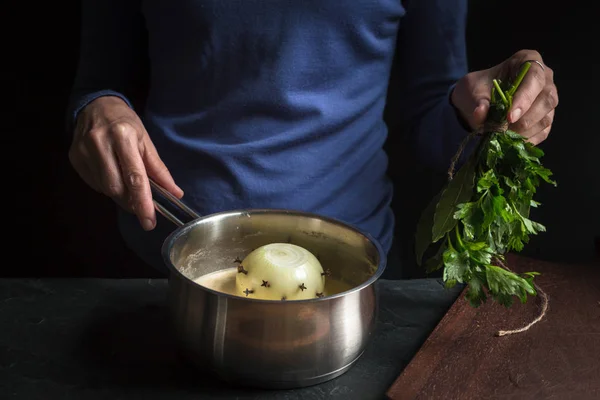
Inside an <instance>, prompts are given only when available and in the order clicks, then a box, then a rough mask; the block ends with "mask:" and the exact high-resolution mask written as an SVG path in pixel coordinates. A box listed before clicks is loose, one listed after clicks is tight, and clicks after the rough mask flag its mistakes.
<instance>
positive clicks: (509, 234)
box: [415, 63, 556, 307]
mask: <svg viewBox="0 0 600 400" xmlns="http://www.w3.org/2000/svg"><path fill="white" fill-rule="evenodd" d="M529 67H530V63H525V64H524V65H523V68H522V69H521V71H520V72H519V75H518V76H517V78H516V79H515V81H514V82H512V83H507V84H505V83H503V82H502V81H500V80H494V81H493V83H494V86H493V89H492V93H491V102H490V111H489V113H488V117H487V119H488V120H487V122H486V126H488V127H500V126H505V124H506V116H507V113H508V111H509V110H510V107H511V105H512V97H513V94H514V93H515V91H516V90H517V88H518V86H519V84H520V83H521V81H522V79H523V77H524V76H525V74H526V73H527V70H528V69H529ZM480 135H481V140H480V141H479V143H478V146H477V147H476V149H475V151H474V152H473V153H472V154H471V155H470V157H469V158H468V160H467V161H466V162H465V163H464V164H463V165H462V167H461V168H460V169H459V170H458V172H457V173H456V175H455V176H454V178H453V179H451V180H449V182H448V183H447V184H446V185H445V187H444V188H443V189H442V190H441V192H440V193H439V194H438V195H437V196H435V197H434V198H433V199H432V201H431V203H430V204H429V206H428V207H427V208H426V209H425V211H424V212H423V214H422V216H421V220H420V222H419V225H418V227H417V233H416V246H415V251H416V255H417V263H418V264H419V265H422V264H423V257H424V254H425V253H426V252H427V250H430V251H431V250H432V248H433V252H434V254H433V255H432V256H431V257H430V258H429V259H427V260H426V262H425V263H424V267H425V268H426V270H427V272H432V271H435V270H438V269H440V268H444V271H443V279H444V282H445V285H446V287H452V286H454V285H456V283H466V284H467V291H466V297H467V299H468V300H469V302H470V304H471V305H472V306H474V307H478V306H479V305H481V304H482V303H484V302H485V301H486V300H487V297H488V296H490V297H491V298H493V299H494V300H495V301H497V302H498V303H500V304H502V305H504V306H506V307H510V306H511V305H512V303H513V296H516V297H517V298H519V299H520V300H521V302H522V303H525V302H526V301H527V295H528V294H529V295H536V294H537V293H536V290H535V287H534V284H533V279H534V276H536V275H538V273H536V272H527V273H524V274H516V273H514V272H512V271H510V270H508V269H507V268H505V267H504V260H505V254H506V253H508V252H510V251H517V252H518V251H521V250H522V249H523V247H524V245H525V244H526V243H527V242H528V241H529V236H530V235H534V234H537V233H538V232H544V231H545V227H544V226H543V225H542V224H540V223H538V222H535V221H533V220H531V219H530V217H529V211H530V208H531V207H537V206H538V205H539V203H538V202H536V201H535V200H534V199H533V197H534V195H535V193H536V190H537V188H538V186H539V184H540V182H541V181H545V182H547V183H550V184H552V185H555V186H556V182H554V181H553V180H552V179H551V178H550V177H551V176H552V172H551V171H550V170H549V169H547V168H545V167H544V166H543V165H542V163H541V161H540V159H541V158H542V156H543V155H544V153H543V151H542V150H541V149H539V148H538V147H535V146H533V145H532V144H530V143H529V142H527V141H526V140H525V139H524V138H523V137H522V136H521V135H519V134H518V133H516V132H513V131H511V130H506V129H499V128H496V129H494V128H492V129H491V130H488V131H484V132H482V133H480ZM435 244H437V251H435V248H434V245H435Z"/></svg>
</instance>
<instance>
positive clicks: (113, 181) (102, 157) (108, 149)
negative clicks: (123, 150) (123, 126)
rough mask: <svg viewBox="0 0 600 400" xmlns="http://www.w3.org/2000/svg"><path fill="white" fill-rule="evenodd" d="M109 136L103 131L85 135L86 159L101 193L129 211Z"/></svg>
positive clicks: (125, 191) (125, 192) (125, 189)
mask: <svg viewBox="0 0 600 400" xmlns="http://www.w3.org/2000/svg"><path fill="white" fill-rule="evenodd" d="M109 135H110V133H108V132H106V131H105V130H98V131H91V132H90V133H89V134H88V135H87V138H88V140H87V141H86V148H87V151H88V152H89V153H90V155H91V157H89V158H88V160H89V163H88V165H89V166H90V169H91V170H92V171H93V172H94V174H95V177H96V181H97V182H98V183H99V185H100V189H101V191H102V193H104V194H105V195H106V196H108V197H110V198H112V199H113V200H115V201H116V202H117V203H118V204H119V205H121V206H124V208H125V209H126V210H128V211H131V210H130V209H129V208H128V207H127V198H126V196H127V188H126V187H125V184H124V183H123V179H122V177H121V171H120V168H119V164H118V160H117V157H116V154H115V152H114V149H113V147H112V139H111V138H110V137H109Z"/></svg>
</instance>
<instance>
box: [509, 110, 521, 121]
mask: <svg viewBox="0 0 600 400" xmlns="http://www.w3.org/2000/svg"><path fill="white" fill-rule="evenodd" d="M521 113H522V111H521V109H520V108H517V109H515V110H514V111H513V112H511V113H510V120H511V121H512V122H517V120H518V119H519V118H520V117H521Z"/></svg>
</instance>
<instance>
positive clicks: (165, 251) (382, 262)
mask: <svg viewBox="0 0 600 400" xmlns="http://www.w3.org/2000/svg"><path fill="white" fill-rule="evenodd" d="M244 214H246V215H247V216H250V215H252V214H286V215H291V216H298V217H308V218H316V219H320V220H322V221H325V222H329V223H332V224H335V225H339V226H342V227H343V228H345V229H348V230H350V231H354V232H355V233H357V234H359V235H361V236H363V237H364V238H365V239H367V240H368V241H369V242H370V243H371V244H372V245H373V246H374V247H375V249H376V250H377V253H378V254H379V263H378V264H377V270H376V271H375V273H374V274H373V275H372V276H371V277H370V278H369V279H367V280H366V281H365V282H363V283H361V284H360V285H358V286H354V287H353V288H352V289H349V290H346V291H344V292H340V293H336V294H333V295H330V296H325V297H317V298H313V299H300V300H286V301H281V302H278V301H273V300H264V299H254V298H245V297H242V296H236V295H233V294H228V293H223V292H219V291H217V290H214V289H210V288H207V287H206V286H202V285H200V284H199V283H197V282H195V281H193V280H192V279H190V278H188V277H187V276H185V275H184V274H183V273H182V272H181V271H179V270H178V269H177V268H176V267H175V265H173V263H172V262H171V259H170V255H169V253H170V250H171V248H172V247H173V243H174V242H175V241H176V240H177V239H178V238H179V237H181V236H182V235H184V234H186V233H187V232H188V231H190V230H192V229H193V228H194V227H195V226H196V225H198V224H201V223H203V222H204V221H206V220H210V219H216V218H221V217H224V216H230V215H244ZM161 253H162V258H163V262H164V263H165V264H166V265H167V268H168V269H169V270H170V272H171V273H175V274H176V275H178V276H179V277H181V278H183V279H184V280H185V281H186V282H190V283H192V284H194V285H196V286H197V287H199V288H200V289H202V290H204V291H207V292H209V293H212V294H214V295H216V296H218V297H223V298H227V299H232V300H239V301H247V302H253V303H266V304H286V303H296V304H309V303H316V302H322V301H328V300H333V299H336V298H338V297H343V296H347V295H349V294H351V293H354V292H359V291H361V290H362V289H364V288H366V287H369V286H371V285H372V284H373V283H375V282H376V281H377V279H379V277H380V276H381V275H382V274H383V272H384V270H385V268H386V267H387V255H386V254H385V252H384V251H383V247H382V246H381V244H380V243H379V241H378V240H376V239H375V238H374V237H373V236H372V235H371V234H369V233H368V232H366V231H364V230H362V229H360V228H358V227H356V226H354V225H352V224H349V223H346V222H343V221H341V220H339V219H337V218H333V217H327V216H324V215H320V214H316V213H311V212H306V211H298V210H288V209H278V208H252V209H238V210H230V211H221V212H216V213H212V214H207V215H204V216H201V217H200V218H196V219H194V220H191V221H189V222H187V223H185V224H183V225H181V226H179V227H177V228H176V229H175V230H174V231H173V232H171V233H170V234H169V236H167V237H166V239H165V240H164V242H163V245H162V249H161ZM169 279H170V277H169Z"/></svg>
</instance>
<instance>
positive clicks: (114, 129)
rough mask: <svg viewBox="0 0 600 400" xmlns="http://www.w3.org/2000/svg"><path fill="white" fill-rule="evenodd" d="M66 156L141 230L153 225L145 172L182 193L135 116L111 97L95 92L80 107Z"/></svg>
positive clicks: (176, 192) (176, 191)
mask: <svg viewBox="0 0 600 400" xmlns="http://www.w3.org/2000/svg"><path fill="white" fill-rule="evenodd" d="M69 161H70V162H71V165H72V166H73V168H75V170H76V171H77V173H78V174H79V176H80V177H81V179H83V181H84V182H85V183H86V184H87V185H88V186H90V187H91V188H92V189H94V190H96V191H97V192H99V193H103V194H105V195H106V196H108V197H110V198H111V199H113V200H114V201H115V202H116V203H117V204H118V205H119V206H121V207H123V209H125V210H127V211H129V212H131V213H133V214H136V215H137V217H138V219H139V221H140V224H141V226H142V228H143V229H145V230H152V229H154V227H155V226H156V212H155V210H154V203H153V202H152V192H151V189H150V182H149V180H148V177H149V176H150V177H151V178H152V179H154V180H156V181H157V183H158V184H160V185H161V186H162V187H164V188H165V189H166V190H168V191H169V192H171V193H172V194H173V195H175V196H176V197H178V198H181V197H182V196H183V191H182V190H181V189H180V188H179V187H178V186H177V185H176V184H175V182H174V181H173V178H172V176H171V174H170V172H169V170H168V169H167V167H166V166H165V164H164V163H163V162H162V160H161V159H160V157H159V155H158V152H157V151H156V148H155V147H154V144H153V143H152V141H151V140H150V137H149V136H148V133H147V132H146V129H145V128H144V126H143V124H142V121H141V120H140V118H139V117H138V115H137V114H136V113H135V112H134V111H133V110H132V109H131V108H130V107H129V106H128V105H127V103H125V102H124V101H123V100H122V99H120V98H118V97H115V96H103V97H99V98H98V99H96V100H94V101H92V102H91V103H90V104H88V105H87V106H86V107H85V108H84V109H83V110H82V111H81V112H80V114H79V116H78V118H77V123H76V126H75V132H74V137H73V141H72V143H71V147H70V149H69Z"/></svg>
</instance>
